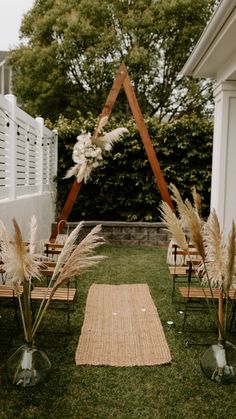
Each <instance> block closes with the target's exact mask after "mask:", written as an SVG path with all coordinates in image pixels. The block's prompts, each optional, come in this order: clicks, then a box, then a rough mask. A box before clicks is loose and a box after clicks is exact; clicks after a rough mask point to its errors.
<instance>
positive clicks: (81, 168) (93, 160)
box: [64, 117, 129, 183]
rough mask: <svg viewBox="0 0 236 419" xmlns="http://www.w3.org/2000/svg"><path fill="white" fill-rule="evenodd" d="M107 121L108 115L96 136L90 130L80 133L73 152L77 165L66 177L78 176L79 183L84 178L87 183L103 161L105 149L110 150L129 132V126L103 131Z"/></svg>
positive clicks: (101, 123) (102, 120) (103, 119)
mask: <svg viewBox="0 0 236 419" xmlns="http://www.w3.org/2000/svg"><path fill="white" fill-rule="evenodd" d="M106 122H107V118H106V117H104V118H102V119H101V121H100V125H99V127H100V128H99V127H98V129H97V131H96V132H97V135H96V136H92V135H91V133H90V132H86V133H82V134H81V135H78V137H77V142H76V143H75V145H74V149H73V153H72V160H73V162H74V163H75V165H74V166H73V167H71V168H70V169H69V170H68V171H67V173H66V175H65V177H64V178H65V179H68V178H70V177H71V176H76V179H77V182H78V183H80V182H82V180H84V182H85V183H86V182H87V180H88V178H89V176H90V174H91V172H92V170H93V169H95V168H96V167H98V166H99V164H100V163H101V161H102V159H103V156H102V153H103V151H110V150H111V149H112V145H113V143H114V142H115V141H118V140H119V139H120V137H121V136H122V135H123V134H125V133H128V132H129V131H128V129H127V128H116V129H114V130H113V131H111V132H108V133H105V132H103V126H104V125H105V123H106Z"/></svg>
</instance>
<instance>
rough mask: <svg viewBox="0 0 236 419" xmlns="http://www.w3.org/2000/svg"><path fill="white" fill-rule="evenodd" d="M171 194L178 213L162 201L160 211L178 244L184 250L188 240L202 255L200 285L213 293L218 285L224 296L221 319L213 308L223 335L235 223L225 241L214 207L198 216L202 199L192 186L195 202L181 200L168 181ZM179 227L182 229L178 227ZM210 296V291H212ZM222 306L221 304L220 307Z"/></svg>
mask: <svg viewBox="0 0 236 419" xmlns="http://www.w3.org/2000/svg"><path fill="white" fill-rule="evenodd" d="M170 189H171V191H172V198H173V200H174V202H175V203H176V206H177V212H178V215H175V214H174V213H173V211H172V209H171V208H170V206H169V205H168V204H167V203H164V202H162V204H161V206H160V212H161V216H162V221H163V222H165V223H166V225H167V228H168V230H169V231H170V233H171V234H172V236H173V238H174V239H175V240H176V242H177V244H178V246H179V247H180V248H181V249H182V250H184V251H185V252H186V253H188V257H189V260H190V261H191V254H190V252H189V251H188V249H187V251H186V244H187V247H188V243H189V242H191V243H192V244H193V245H194V247H195V248H196V250H197V252H198V254H199V255H200V257H201V262H200V263H199V266H198V269H197V272H198V275H199V280H200V282H201V285H202V286H208V287H209V288H210V291H211V293H212V289H213V288H219V289H220V293H221V297H222V298H221V299H222V301H223V297H225V299H226V304H225V313H224V320H223V319H222V316H221V315H220V310H219V313H217V312H216V316H217V320H216V322H217V325H218V327H219V336H220V339H221V340H222V339H224V338H225V334H226V332H227V323H228V320H229V318H230V315H231V309H230V310H229V308H228V307H229V304H228V299H229V296H228V291H229V289H230V288H231V287H232V282H233V279H234V272H235V240H236V231H235V224H234V222H233V223H232V228H231V230H230V232H229V234H228V238H227V240H226V241H225V240H224V237H223V234H222V232H221V228H220V223H219V219H218V217H217V214H216V211H215V210H212V211H211V213H210V215H209V217H208V219H207V221H204V220H203V219H201V217H200V209H201V199H200V197H199V195H198V193H197V191H196V189H195V188H194V189H193V190H192V196H193V201H194V205H192V204H191V202H190V201H188V200H186V201H183V199H182V197H181V195H180V193H179V191H178V189H177V188H176V187H175V186H174V185H171V186H170ZM181 229H182V231H181ZM212 297H213V293H212ZM221 308H222V310H223V309H224V308H223V306H222V307H221Z"/></svg>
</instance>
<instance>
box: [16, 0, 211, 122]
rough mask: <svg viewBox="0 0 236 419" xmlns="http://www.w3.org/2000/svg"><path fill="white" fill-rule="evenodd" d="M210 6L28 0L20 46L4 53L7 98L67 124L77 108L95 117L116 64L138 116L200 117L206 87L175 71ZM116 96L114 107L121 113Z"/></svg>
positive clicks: (167, 0)
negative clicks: (9, 81) (10, 87)
mask: <svg viewBox="0 0 236 419" xmlns="http://www.w3.org/2000/svg"><path fill="white" fill-rule="evenodd" d="M213 3H214V1H213V0H212V1H209V0H198V1H192V0H102V1H101V0H67V1H64V0H36V1H35V4H34V6H33V8H32V9H31V10H30V11H29V12H28V14H26V15H25V17H24V19H23V21H22V25H21V37H22V40H26V43H23V42H22V44H21V45H20V46H19V47H18V48H17V49H16V50H14V51H12V52H11V54H10V63H11V65H12V66H13V69H14V80H13V83H14V93H15V94H16V95H17V97H18V98H19V100H20V101H21V103H22V106H23V107H24V109H25V110H26V111H27V112H29V113H30V114H32V115H41V116H43V117H48V118H50V119H51V120H52V121H53V120H56V119H57V118H58V116H59V114H61V113H63V114H64V115H65V116H67V117H69V118H71V119H72V118H73V117H74V116H75V115H76V112H77V110H79V111H80V113H82V114H83V115H86V114H87V113H88V112H92V113H93V114H94V115H98V114H99V113H100V112H101V109H102V106H103V104H104V102H105V99H106V97H107V94H108V92H109V90H110V88H111V85H112V82H113V79H114V76H115V74H116V71H117V69H118V67H119V64H120V63H121V62H123V61H124V62H125V63H126V65H127V67H128V71H129V74H130V76H131V79H132V81H133V83H134V87H135V91H136V94H137V97H138V101H139V103H140V106H141V108H142V110H143V112H144V113H146V114H147V115H149V116H151V115H154V114H157V115H158V116H159V119H160V120H161V119H163V118H164V117H165V116H167V115H168V117H169V119H173V118H174V117H175V116H176V114H178V115H179V114H180V113H184V112H190V111H192V110H194V111H195V112H196V113H198V114H199V115H200V114H201V113H202V112H203V110H204V109H205V104H206V102H207V101H208V100H209V95H208V93H207V94H206V92H207V90H206V87H207V86H205V85H204V86H203V85H202V83H201V82H199V81H196V80H192V79H191V78H186V77H184V78H182V77H180V76H179V75H178V74H179V71H180V70H181V68H182V66H183V65H184V63H185V61H186V59H187V57H188V55H189V54H190V52H191V50H192V49H193V47H194V45H195V44H196V42H197V40H198V38H199V36H200V34H201V32H202V30H203V28H204V27H205V25H206V22H207V21H208V19H209V16H210V14H211V13H212V9H213ZM202 91H204V92H205V94H202ZM122 97H123V95H122V94H120V96H119V103H118V104H117V106H116V108H115V110H116V111H117V112H119V111H120V112H122V113H124V112H126V111H127V107H126V101H124V100H123V101H122ZM123 99H124V98H123Z"/></svg>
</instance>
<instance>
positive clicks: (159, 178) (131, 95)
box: [50, 63, 174, 241]
mask: <svg viewBox="0 0 236 419" xmlns="http://www.w3.org/2000/svg"><path fill="white" fill-rule="evenodd" d="M122 86H123V88H124V90H125V93H126V96H127V99H128V103H129V106H130V109H131V111H132V114H133V116H134V119H135V121H136V124H137V127H138V129H139V133H140V136H141V139H142V141H143V145H144V148H145V150H146V153H147V156H148V160H149V162H150V165H151V168H152V171H153V174H154V176H155V180H156V183H157V185H158V187H159V190H160V193H161V197H162V199H163V201H165V202H167V203H168V204H169V205H170V207H171V208H172V209H173V210H174V206H173V203H172V200H171V197H170V194H169V191H168V188H167V185H166V182H165V179H164V176H163V174H162V171H161V168H160V165H159V162H158V160H157V156H156V153H155V150H154V148H153V144H152V141H151V139H150V137H149V134H148V131H147V128H146V125H145V122H144V119H143V116H142V112H141V109H140V107H139V104H138V101H137V98H136V95H135V92H134V89H133V86H132V84H131V81H130V78H129V74H128V71H127V68H126V66H125V64H123V63H122V64H121V65H120V67H119V70H118V73H117V76H116V78H115V80H114V82H113V85H112V88H111V90H110V93H109V95H108V97H107V100H106V103H105V105H104V107H103V110H102V113H101V114H100V116H99V119H98V123H97V126H96V129H95V131H94V134H93V138H96V137H97V135H98V128H99V123H100V121H101V119H102V118H104V117H107V118H109V116H110V114H111V111H112V108H113V106H114V104H115V102H116V99H117V96H118V94H119V92H120V89H121V87H122ZM80 188H81V183H78V182H77V180H75V181H74V183H73V185H72V187H71V190H70V192H69V194H68V197H67V199H66V202H65V205H64V207H63V209H62V212H61V214H60V216H59V218H58V221H57V226H56V227H55V229H54V230H53V232H52V235H51V237H50V241H54V240H55V238H56V236H57V234H58V233H61V232H62V231H63V228H64V226H65V224H66V220H68V217H69V215H70V213H71V210H72V208H73V205H74V202H75V200H76V198H77V195H78V193H79V191H80ZM63 221H64V222H63Z"/></svg>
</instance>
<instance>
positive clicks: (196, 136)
mask: <svg viewBox="0 0 236 419" xmlns="http://www.w3.org/2000/svg"><path fill="white" fill-rule="evenodd" d="M146 124H147V128H148V131H149V134H150V137H151V139H152V142H153V145H154V148H155V151H156V154H157V158H158V161H159V163H160V166H161V169H162V172H163V174H164V177H165V180H166V182H167V184H169V183H174V184H175V185H176V186H177V187H178V189H179V191H180V192H181V194H183V196H184V197H186V198H188V197H190V194H191V188H192V186H196V188H197V190H198V191H199V193H200V194H201V196H202V199H203V213H205V214H207V213H208V211H209V200H210V184H211V162H212V137H213V124H212V122H211V121H209V120H208V119H203V118H201V119H200V118H198V117H196V116H194V115H193V116H184V117H182V118H181V119H178V120H176V121H175V122H172V123H170V124H169V123H162V124H160V123H159V122H158V121H157V120H156V119H155V118H150V119H148V120H146ZM57 125H58V126H57V128H58V131H59V168H58V178H57V183H58V197H57V206H58V211H59V212H60V210H61V209H62V206H63V204H64V202H65V200H66V197H67V195H68V193H69V191H70V188H71V185H72V183H73V181H74V179H72V178H70V179H63V177H64V175H65V173H66V171H67V169H68V168H69V167H71V166H72V165H73V162H72V158H71V155H72V150H73V146H74V144H75V142H76V137H77V135H79V134H80V133H81V132H82V131H89V132H91V133H92V132H93V130H94V127H95V126H96V120H95V119H94V118H93V117H92V116H91V115H89V116H88V118H87V119H86V120H84V119H83V118H82V117H80V116H78V118H77V119H76V120H74V121H69V120H65V119H64V118H60V119H59V121H58V124H57ZM121 126H126V127H127V128H128V129H129V135H125V136H124V137H123V139H122V140H121V141H119V142H117V143H116V144H115V145H114V147H113V150H112V151H111V152H109V153H108V152H107V153H106V154H104V159H103V161H102V164H101V165H100V166H99V167H98V168H97V169H95V170H94V171H93V173H92V176H91V177H90V179H89V181H88V182H87V183H86V184H83V185H82V187H81V190H80V193H79V195H78V198H77V201H76V202H75V204H74V207H73V210H72V213H71V215H70V218H69V219H70V220H71V221H77V220H80V219H84V220H92V219H93V220H115V221H158V220H159V211H158V207H159V204H160V200H161V196H160V192H159V190H158V187H157V186H156V183H155V179H154V175H153V173H152V170H151V166H150V164H149V161H148V158H147V155H146V152H145V150H144V147H143V143H142V140H141V138H140V135H139V132H138V129H137V127H136V124H135V122H134V121H133V119H129V120H127V121H122V122H120V121H119V122H118V121H116V120H114V119H112V118H111V120H110V121H109V124H108V125H107V127H106V130H107V131H109V130H111V129H114V128H117V127H121Z"/></svg>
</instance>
